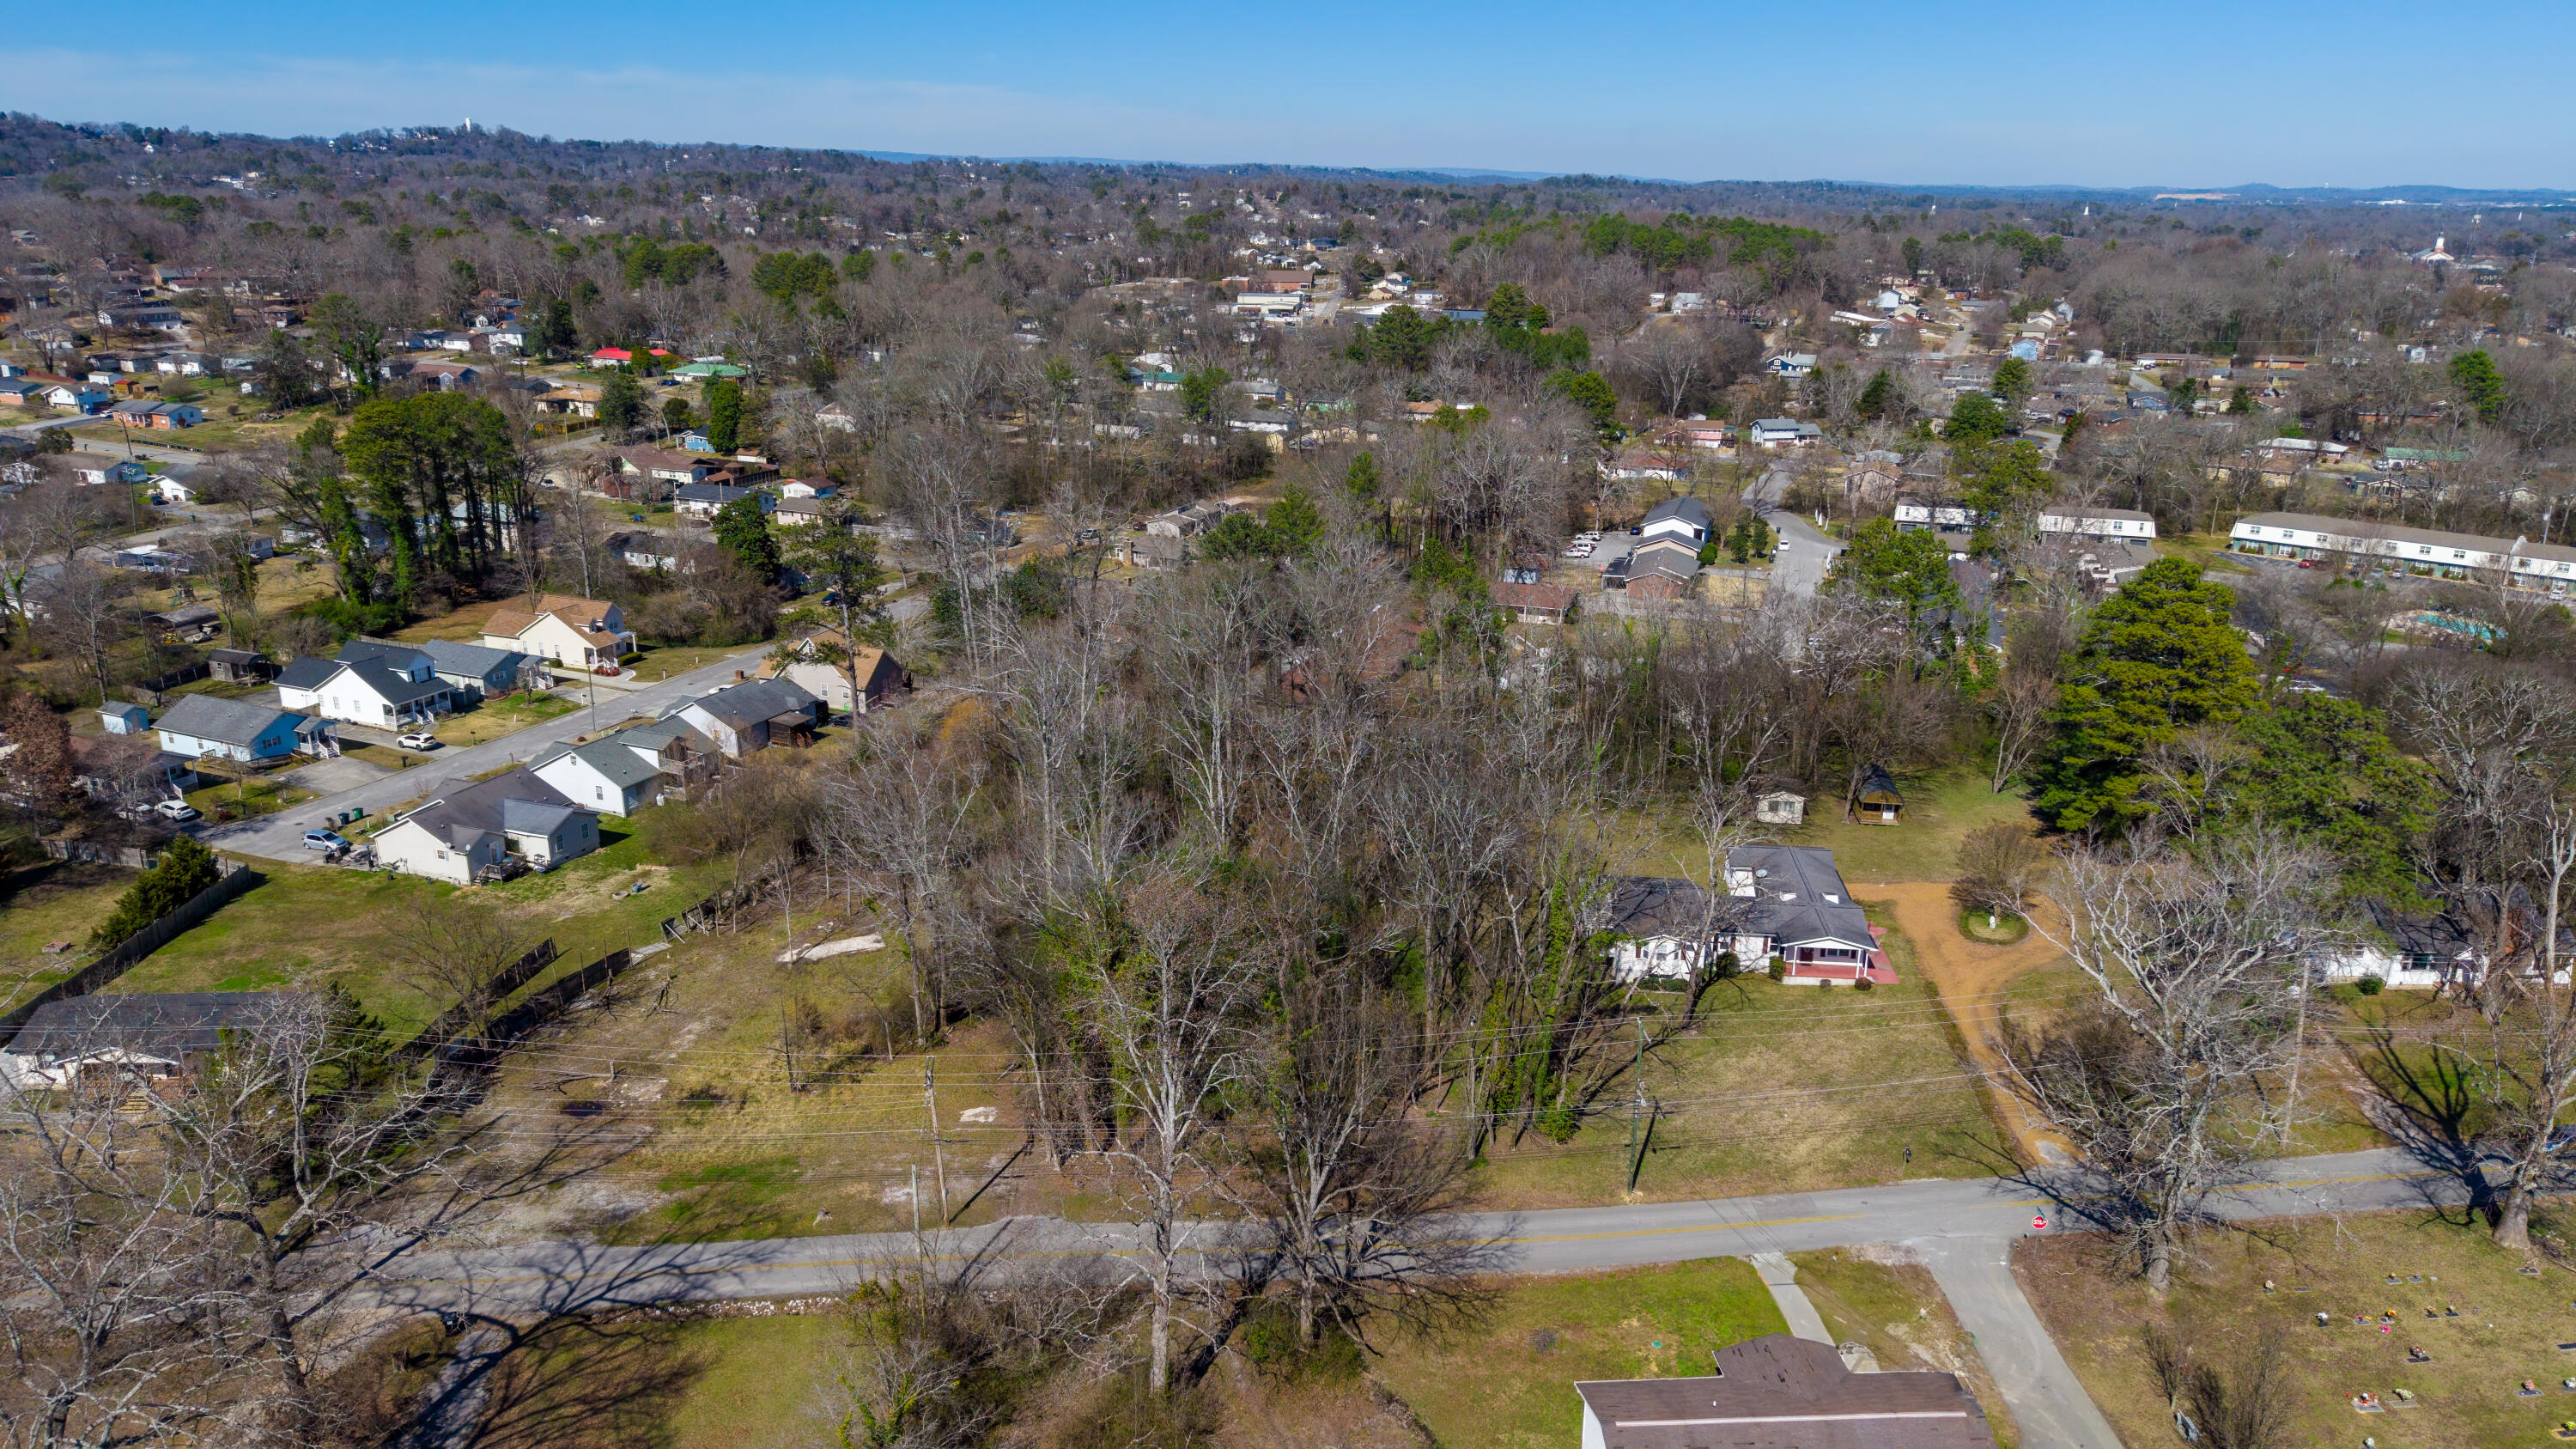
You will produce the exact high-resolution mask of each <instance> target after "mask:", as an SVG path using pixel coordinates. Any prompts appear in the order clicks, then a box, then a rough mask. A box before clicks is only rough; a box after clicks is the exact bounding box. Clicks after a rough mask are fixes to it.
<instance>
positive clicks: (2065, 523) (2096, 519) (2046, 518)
mask: <svg viewBox="0 0 2576 1449" xmlns="http://www.w3.org/2000/svg"><path fill="white" fill-rule="evenodd" d="M2039 531H2040V532H2042V533H2065V534H2073V535H2075V536H2076V537H2078V538H2097V539H2139V540H2145V539H2152V538H2154V537H2155V536H2156V516H2155V515H2154V514H2152V513H2141V512H2139V511H2138V510H2137V509H2134V508H2092V507H2083V508H2076V507H2069V506H2065V505H2060V506H2057V507H2053V508H2044V509H2042V510H2040V514H2039Z"/></svg>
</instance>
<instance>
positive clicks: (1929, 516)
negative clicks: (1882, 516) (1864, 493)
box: [1896, 498, 1985, 533]
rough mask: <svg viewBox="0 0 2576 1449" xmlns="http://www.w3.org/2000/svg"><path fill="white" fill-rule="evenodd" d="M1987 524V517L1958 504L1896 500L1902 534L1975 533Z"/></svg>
mask: <svg viewBox="0 0 2576 1449" xmlns="http://www.w3.org/2000/svg"><path fill="white" fill-rule="evenodd" d="M1983 522H1985V515H1984V514H1982V513H1980V512H1978V511H1977V510H1976V509H1973V508H1970V507H1967V506H1966V505H1964V504H1958V503H1925V502H1923V501H1922V500H1920V499H1916V498H1900V499H1898V500H1896V527H1897V531H1898V532H1900V533H1915V532H1919V531H1921V530H1923V529H1927V528H1928V529H1932V530H1934V531H1936V532H1940V533H1974V532H1976V531H1977V525H1979V524H1981V523H1983Z"/></svg>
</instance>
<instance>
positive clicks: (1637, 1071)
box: [1626, 1020, 1646, 1192]
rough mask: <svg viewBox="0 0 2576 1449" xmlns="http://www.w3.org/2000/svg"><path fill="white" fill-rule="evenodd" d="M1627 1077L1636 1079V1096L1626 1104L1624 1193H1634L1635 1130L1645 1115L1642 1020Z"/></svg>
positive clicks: (1638, 1024)
mask: <svg viewBox="0 0 2576 1449" xmlns="http://www.w3.org/2000/svg"><path fill="white" fill-rule="evenodd" d="M1629 1075H1630V1076H1631V1077H1633V1078H1635V1079H1636V1083H1637V1095H1636V1096H1635V1097H1634V1098H1633V1099H1631V1100H1630V1102H1629V1104H1628V1185H1627V1188H1626V1191H1629V1192H1635V1191H1636V1190H1637V1169H1638V1166H1639V1164H1638V1161H1637V1128H1638V1125H1639V1122H1640V1119H1642V1118H1643V1117H1644V1116H1645V1114H1646V1023H1645V1022H1644V1021H1642V1020H1640V1021H1639V1022H1638V1023H1637V1064H1636V1066H1635V1067H1634V1068H1633V1069H1632V1070H1631V1071H1630V1072H1629Z"/></svg>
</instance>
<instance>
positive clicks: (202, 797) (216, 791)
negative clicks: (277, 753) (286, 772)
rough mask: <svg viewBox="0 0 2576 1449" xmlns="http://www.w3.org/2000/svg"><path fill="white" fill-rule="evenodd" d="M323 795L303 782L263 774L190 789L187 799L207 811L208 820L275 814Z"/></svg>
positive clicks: (237, 818) (238, 818)
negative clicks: (308, 788) (316, 792)
mask: <svg viewBox="0 0 2576 1449" xmlns="http://www.w3.org/2000/svg"><path fill="white" fill-rule="evenodd" d="M321 798H322V797H321V796H319V795H316V794H314V793H313V792H312V791H310V790H307V789H305V788H303V787H302V786H300V785H290V784H287V783H286V782H285V781H283V780H278V779H274V778H271V777H268V776H260V777H256V778H253V779H249V780H243V781H238V782H236V781H231V780H225V781H220V782H218V783H216V784H212V785H206V786H202V787H200V788H198V789H195V790H191V791H189V792H188V803H189V804H191V805H194V806H196V807H197V808H198V809H199V810H202V811H204V812H205V814H206V818H207V819H209V820H242V819H250V818H253V817H256V816H261V815H274V814H276V813H277V812H279V811H280V810H287V809H291V808H293V807H295V806H297V805H301V804H303V803H304V802H305V801H307V800H319V799H321Z"/></svg>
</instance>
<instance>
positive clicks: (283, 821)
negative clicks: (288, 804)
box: [197, 646, 769, 861]
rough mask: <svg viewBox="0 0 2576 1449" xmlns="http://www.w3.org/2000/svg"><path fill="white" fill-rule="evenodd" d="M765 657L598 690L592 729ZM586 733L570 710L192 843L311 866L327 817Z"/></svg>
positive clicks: (423, 790) (757, 652) (697, 689)
mask: <svg viewBox="0 0 2576 1449" xmlns="http://www.w3.org/2000/svg"><path fill="white" fill-rule="evenodd" d="M768 652H769V651H768V648H767V647H766V646H763V647H761V648H758V649H749V650H745V651H744V652H742V653H740V654H735V655H731V656H729V657H727V658H725V659H723V660H720V661H718V662H716V663H714V664H710V665H708V666H706V667H705V668H703V669H697V670H692V671H691V672H689V673H687V674H682V675H678V676H676V677H674V678H671V679H666V680H663V681H662V682H661V683H659V684H649V685H646V686H644V687H643V688H641V689H628V690H611V689H606V688H603V689H601V690H600V691H599V725H600V727H601V728H605V727H607V726H609V725H613V724H615V723H617V722H618V721H619V720H623V719H627V718H630V717H632V716H635V715H639V714H641V715H659V714H661V713H663V712H664V711H666V710H668V709H670V708H671V707H672V706H674V705H677V704H679V703H681V702H682V701H683V700H688V699H693V698H695V697H696V696H698V695H701V694H704V693H706V692H707V691H708V690H711V689H713V688H715V687H716V686H718V685H720V684H730V683H732V682H733V675H734V671H735V670H737V669H743V670H748V669H750V668H751V667H753V666H754V665H756V664H758V663H759V662H760V660H761V659H762V658H763V657H764V656H765V655H767V653H768ZM591 728H592V725H591V711H590V710H589V709H588V708H587V707H585V708H582V709H577V710H574V711H573V712H572V713H570V714H567V715H562V716H559V717H557V718H555V719H550V720H542V721H540V722H538V723H536V724H532V725H530V726H528V727H527V728H526V729H523V730H520V731H518V732H517V733H515V734H508V735H503V736H501V737H500V738H499V739H494V740H486V741H484V742H483V743H482V744H479V745H468V746H464V747H462V748H457V747H451V748H448V749H444V750H440V751H439V752H438V753H436V754H434V755H431V756H429V757H427V760H426V762H425V763H423V764H420V765H416V766H414V767H412V768H411V769H408V770H397V771H395V772H394V773H393V774H390V775H387V776H385V777H383V778H382V779H379V780H371V781H369V782H367V783H366V784H364V785H360V786H357V787H356V788H354V789H349V790H343V791H341V792H340V793H338V794H336V795H325V796H323V797H322V798H321V799H319V800H309V801H306V802H305V803H304V804H301V805H298V806H295V807H293V808H292V809H289V810H285V811H281V812H279V813H278V814H275V815H268V816H263V817H261V818H259V819H257V820H245V821H241V822H239V823H237V824H232V825H215V826H209V827H207V828H205V829H202V830H200V831H198V832H197V838H198V839H199V840H201V841H204V842H205V843H206V844H208V845H210V846H213V847H215V848H216V849H218V850H221V851H223V852H225V853H226V854H228V855H249V856H263V857H266V858H267V859H270V860H288V861H298V860H311V859H313V858H314V857H313V856H311V855H309V854H307V853H306V851H305V849H304V832H305V831H307V830H311V829H313V828H315V827H316V826H319V825H321V824H322V822H323V820H324V818H325V817H327V816H330V815H334V814H337V813H339V812H340V811H343V810H350V809H356V808H360V807H363V808H364V809H365V810H366V812H367V814H368V815H370V816H374V815H380V814H382V813H384V812H385V811H386V810H388V809H390V808H392V807H393V806H396V805H399V804H401V803H403V802H404V801H406V800H411V799H416V798H419V797H421V796H425V795H430V794H434V793H435V792H436V791H437V790H438V788H439V786H440V785H442V784H445V783H446V782H448V781H450V780H463V779H467V778H469V777H471V776H474V775H479V774H482V773H483V772H484V771H486V770H491V769H496V768H499V767H501V766H504V765H508V764H511V763H514V762H517V761H524V760H528V759H532V758H534V757H535V756H536V755H537V754H538V753H539V752H541V751H543V750H545V749H547V748H549V747H551V746H554V745H559V744H563V743H565V742H567V741H569V740H571V739H573V738H574V737H575V736H577V735H584V734H588V733H590V731H591Z"/></svg>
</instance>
